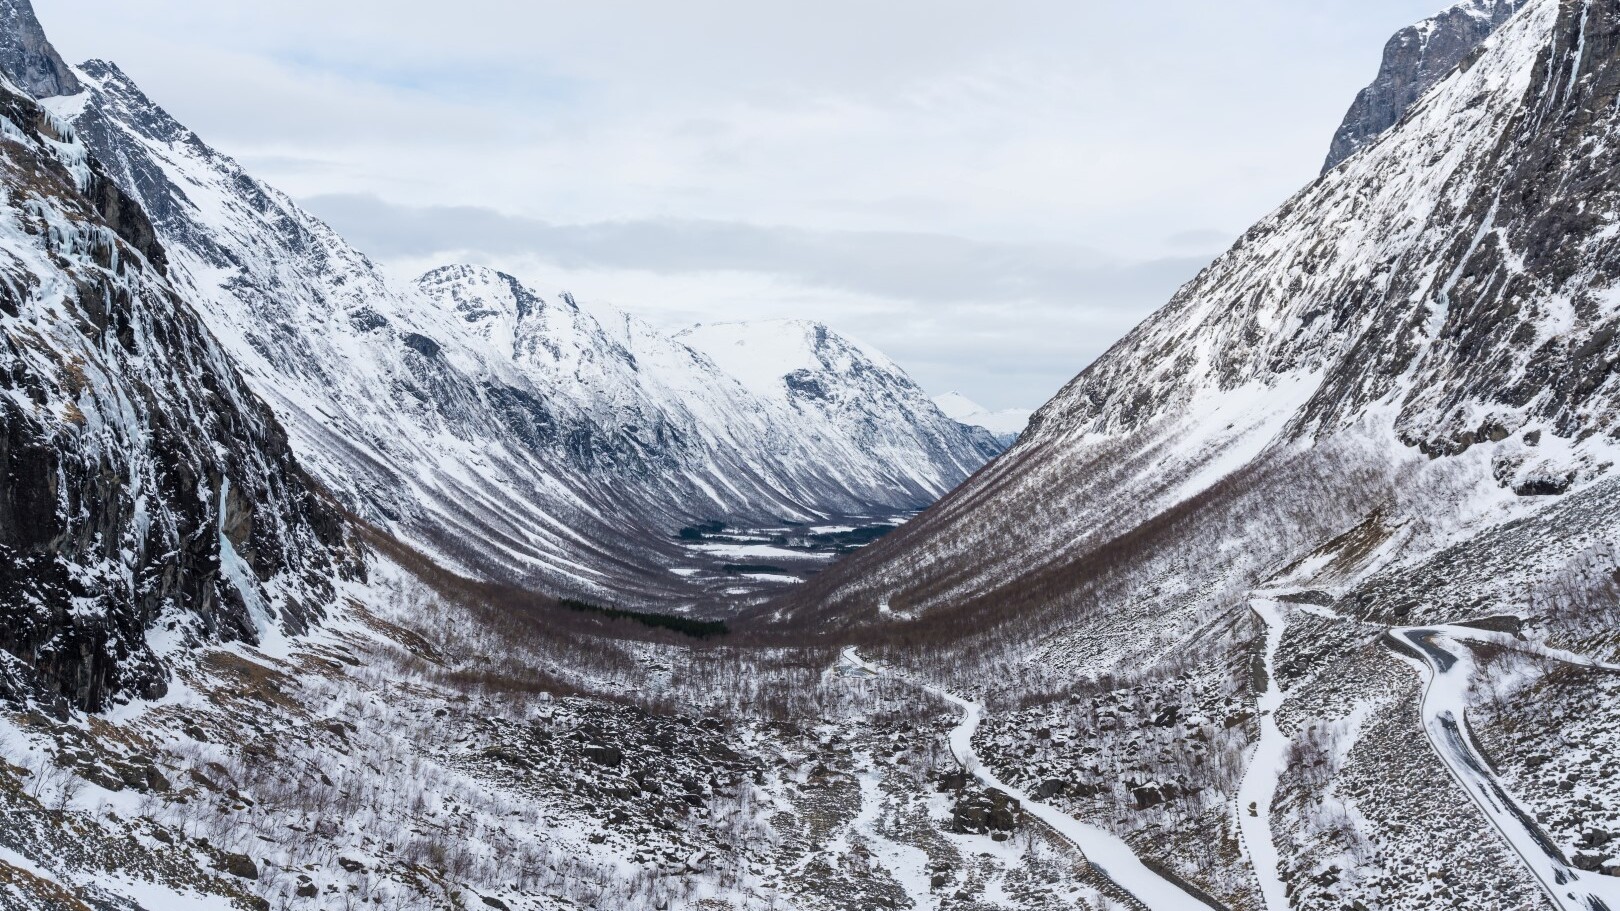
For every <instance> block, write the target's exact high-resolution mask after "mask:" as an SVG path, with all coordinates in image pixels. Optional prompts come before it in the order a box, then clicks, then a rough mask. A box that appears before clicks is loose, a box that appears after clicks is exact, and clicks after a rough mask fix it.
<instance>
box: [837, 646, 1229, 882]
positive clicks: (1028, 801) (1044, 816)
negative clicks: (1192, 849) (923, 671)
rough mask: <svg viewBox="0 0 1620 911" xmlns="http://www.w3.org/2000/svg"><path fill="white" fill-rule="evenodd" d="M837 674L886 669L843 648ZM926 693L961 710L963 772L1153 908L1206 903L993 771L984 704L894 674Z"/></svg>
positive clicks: (954, 742)
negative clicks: (985, 746)
mask: <svg viewBox="0 0 1620 911" xmlns="http://www.w3.org/2000/svg"><path fill="white" fill-rule="evenodd" d="M839 672H840V673H841V674H844V675H845V676H859V677H865V676H872V677H876V676H882V675H883V674H884V671H883V669H882V668H880V667H878V666H877V665H875V664H872V663H871V662H869V661H867V660H866V659H864V658H862V657H861V655H860V653H859V652H857V651H856V650H855V649H854V648H847V649H845V650H844V653H843V659H842V661H841V662H840V666H839ZM890 676H892V677H893V678H894V679H896V680H902V681H904V682H906V683H909V684H911V685H912V686H915V687H917V688H918V689H920V690H923V691H924V692H927V693H931V694H932V695H935V696H938V697H939V698H941V699H944V700H945V701H946V702H949V703H951V704H952V705H954V706H956V707H957V708H959V709H961V710H962V721H961V723H960V724H958V725H957V726H956V728H955V729H954V730H952V731H951V738H950V742H951V752H952V754H953V755H954V756H955V757H956V761H957V762H958V763H960V764H961V766H962V768H963V770H965V771H966V772H967V773H968V774H969V775H972V776H973V777H974V778H975V779H977V780H978V781H979V783H980V784H982V785H984V786H985V787H987V788H994V789H996V790H998V791H1001V792H1002V793H1004V794H1007V795H1008V796H1010V797H1012V798H1013V799H1014V800H1017V801H1018V802H1019V804H1021V805H1022V809H1023V811H1024V812H1025V813H1028V814H1029V815H1031V816H1034V817H1035V818H1037V819H1039V820H1040V821H1042V822H1044V823H1046V824H1047V825H1048V826H1051V827H1052V829H1053V830H1055V831H1056V832H1057V833H1058V834H1059V835H1061V836H1062V837H1063V838H1064V840H1066V841H1068V842H1069V843H1070V844H1072V845H1074V846H1075V848H1076V849H1078V850H1079V851H1080V853H1081V854H1083V855H1085V858H1086V860H1087V861H1089V862H1090V863H1091V866H1092V867H1093V868H1094V869H1095V870H1096V871H1097V873H1098V874H1099V875H1101V876H1103V877H1105V878H1107V879H1108V880H1109V881H1110V882H1112V883H1113V884H1114V885H1116V886H1118V887H1119V888H1120V889H1121V890H1123V891H1124V892H1126V893H1128V894H1129V895H1130V896H1131V897H1132V898H1133V899H1135V900H1136V901H1137V902H1138V903H1140V904H1141V905H1142V906H1143V907H1146V908H1148V909H1150V911H1190V909H1194V908H1204V907H1207V906H1206V905H1205V903H1204V902H1202V901H1201V900H1199V899H1198V898H1196V897H1194V896H1193V895H1191V894H1190V893H1188V892H1187V891H1186V890H1184V889H1182V888H1181V887H1180V886H1177V885H1176V884H1175V883H1172V882H1171V881H1169V880H1167V879H1165V878H1164V877H1163V876H1160V875H1159V874H1158V873H1155V872H1154V871H1153V870H1151V869H1149V868H1148V867H1147V865H1146V864H1144V863H1142V859H1141V858H1140V857H1138V856H1137V855H1136V852H1135V851H1134V850H1133V849H1132V848H1131V846H1130V845H1129V844H1127V843H1126V842H1125V840H1124V839H1122V838H1120V837H1119V836H1117V835H1115V834H1113V833H1112V832H1109V831H1107V830H1105V829H1102V828H1099V827H1097V826H1094V825H1091V824H1090V823H1086V822H1082V821H1080V820H1078V819H1076V818H1074V817H1073V816H1070V815H1069V814H1067V813H1065V812H1063V811H1062V810H1059V809H1058V808H1056V807H1054V806H1051V805H1049V804H1044V803H1041V802H1039V801H1037V800H1034V799H1032V798H1031V797H1030V796H1029V795H1028V794H1026V793H1024V792H1022V791H1020V790H1018V789H1017V788H1014V787H1012V786H1010V785H1008V784H1007V783H1006V782H1004V781H1002V780H1001V779H1000V778H997V777H996V775H995V773H994V772H992V771H990V770H989V768H988V767H986V766H985V765H984V763H983V762H981V761H980V760H979V755H978V753H977V752H975V750H974V749H973V735H974V734H976V733H977V732H978V730H979V724H980V723H981V722H982V721H983V720H984V706H982V705H980V704H979V703H977V702H973V701H971V700H968V699H963V698H962V697H960V696H957V695H956V694H954V693H949V692H946V691H945V690H942V689H940V688H939V687H936V686H933V685H931V684H928V683H923V682H921V681H918V680H913V679H911V678H908V677H903V676H900V675H890Z"/></svg>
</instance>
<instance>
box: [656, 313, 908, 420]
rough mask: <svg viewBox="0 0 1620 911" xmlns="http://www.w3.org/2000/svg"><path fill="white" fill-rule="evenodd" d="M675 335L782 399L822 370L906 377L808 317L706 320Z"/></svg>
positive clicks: (858, 344) (859, 344)
mask: <svg viewBox="0 0 1620 911" xmlns="http://www.w3.org/2000/svg"><path fill="white" fill-rule="evenodd" d="M678 338H679V339H680V340H681V341H682V342H684V343H686V344H688V345H690V346H692V347H693V348H696V349H697V350H699V351H702V352H703V353H704V354H706V355H708V356H709V358H710V359H712V360H713V361H714V362H715V363H716V364H718V365H720V367H721V369H723V370H725V371H726V372H727V373H729V374H731V375H732V376H733V377H736V379H737V380H738V381H739V382H741V383H742V384H743V385H744V386H745V387H747V388H748V389H749V390H750V391H752V392H754V393H755V394H757V395H763V396H769V397H772V398H776V399H779V400H783V401H786V400H788V399H789V398H791V397H792V396H793V395H794V394H795V393H803V392H806V391H811V390H810V389H809V387H808V386H806V384H807V383H811V382H814V379H815V377H816V376H818V375H823V374H852V373H857V372H864V371H878V372H881V373H884V374H887V375H889V376H891V377H901V378H904V377H905V372H904V371H903V370H901V369H900V367H899V366H898V365H896V364H895V363H894V362H893V361H891V360H889V358H888V357H886V356H885V355H884V354H883V353H882V352H880V351H878V350H877V349H876V348H873V347H872V346H870V345H867V344H864V343H862V342H859V341H856V340H855V339H852V338H850V337H848V336H845V335H841V334H839V333H836V332H834V331H832V330H831V329H830V328H828V327H827V326H826V325H824V324H822V323H818V322H815V321H812V320H799V319H780V320H758V321H753V322H734V323H710V324H705V325H700V326H694V327H692V328H691V329H688V330H686V331H685V332H682V333H681V334H680V335H679V336H678ZM905 382H907V383H909V382H910V380H909V379H905Z"/></svg>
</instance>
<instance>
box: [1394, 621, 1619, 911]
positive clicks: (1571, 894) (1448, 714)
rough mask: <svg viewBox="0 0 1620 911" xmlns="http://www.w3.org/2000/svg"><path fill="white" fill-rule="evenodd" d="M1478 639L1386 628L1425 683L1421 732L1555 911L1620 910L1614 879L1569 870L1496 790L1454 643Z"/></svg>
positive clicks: (1472, 633) (1466, 654)
mask: <svg viewBox="0 0 1620 911" xmlns="http://www.w3.org/2000/svg"><path fill="white" fill-rule="evenodd" d="M1454 634H1456V635H1454ZM1479 634H1480V631H1479V630H1472V629H1470V630H1466V631H1463V628H1461V627H1421V628H1403V629H1395V630H1391V632H1390V635H1391V636H1393V637H1395V640H1396V642H1397V644H1398V645H1400V646H1401V647H1402V648H1401V650H1400V654H1401V655H1402V656H1403V657H1404V658H1406V660H1407V661H1408V662H1410V663H1411V664H1412V665H1413V666H1414V667H1417V668H1419V669H1420V670H1421V672H1422V673H1423V674H1424V676H1425V677H1426V678H1427V679H1428V685H1427V686H1426V687H1425V688H1424V692H1423V708H1422V716H1423V731H1424V733H1425V734H1426V735H1428V738H1429V742H1430V744H1432V745H1433V747H1434V750H1435V752H1436V753H1437V754H1438V755H1439V756H1440V759H1441V761H1442V762H1444V764H1445V766H1446V768H1447V769H1448V770H1449V771H1450V772H1451V775H1452V777H1453V778H1455V779H1456V780H1457V783H1458V784H1460V785H1462V788H1463V790H1464V791H1466V792H1467V794H1468V796H1469V798H1470V799H1471V800H1473V802H1474V803H1475V804H1476V805H1477V806H1478V807H1479V808H1480V810H1481V812H1483V813H1484V814H1485V816H1486V818H1488V819H1489V820H1490V821H1491V825H1492V826H1494V827H1495V828H1496V830H1497V832H1498V833H1499V834H1500V835H1501V836H1502V838H1503V840H1504V841H1506V842H1507V843H1508V845H1509V846H1510V847H1511V848H1512V849H1513V851H1514V853H1516V854H1518V855H1519V857H1520V858H1521V859H1522V860H1523V861H1524V863H1525V866H1527V867H1528V868H1529V869H1530V872H1531V874H1532V875H1534V876H1535V878H1536V879H1537V880H1538V881H1539V882H1540V883H1541V885H1542V888H1544V889H1545V890H1546V891H1547V894H1548V895H1549V896H1550V897H1551V898H1552V901H1553V904H1554V905H1556V906H1557V907H1558V908H1559V909H1561V911H1620V880H1617V879H1614V878H1613V877H1607V876H1601V875H1598V874H1595V873H1585V872H1583V871H1580V870H1577V869H1575V868H1574V867H1573V866H1571V865H1570V863H1569V860H1568V859H1567V858H1566V857H1565V856H1564V853H1563V851H1562V850H1560V849H1559V848H1558V846H1557V845H1556V844H1554V843H1553V842H1552V840H1551V839H1549V838H1548V837H1547V834H1546V833H1545V832H1543V831H1542V830H1541V827H1540V826H1539V825H1537V824H1536V822H1535V818H1534V816H1533V815H1531V814H1530V813H1529V812H1527V811H1526V810H1525V808H1524V807H1523V806H1521V805H1520V804H1519V803H1518V802H1517V801H1516V800H1514V798H1513V797H1512V796H1511V795H1510V794H1508V793H1507V790H1506V789H1505V788H1503V787H1502V784H1501V782H1500V781H1498V780H1497V778H1496V775H1495V774H1494V773H1492V772H1491V771H1490V766H1489V765H1488V764H1487V763H1486V762H1485V759H1484V757H1483V756H1482V755H1481V754H1480V751H1479V747H1478V746H1477V745H1476V744H1475V743H1474V741H1473V737H1472V735H1471V734H1470V733H1469V731H1468V726H1467V722H1466V720H1465V719H1466V716H1465V712H1466V709H1467V705H1468V691H1469V688H1470V686H1471V685H1472V682H1473V677H1474V668H1475V664H1474V656H1473V652H1472V651H1471V650H1469V649H1468V648H1467V647H1466V646H1465V645H1462V644H1460V642H1459V641H1458V640H1459V639H1476V638H1479ZM1408 652H1410V653H1408Z"/></svg>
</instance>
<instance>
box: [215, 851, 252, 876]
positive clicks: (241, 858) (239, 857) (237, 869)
mask: <svg viewBox="0 0 1620 911" xmlns="http://www.w3.org/2000/svg"><path fill="white" fill-rule="evenodd" d="M214 869H216V870H219V871H220V872H222V873H229V874H230V875H232V876H236V877H240V878H242V879H258V878H259V867H258V865H257V864H255V863H254V862H253V858H251V857H249V856H247V855H246V854H221V855H220V857H219V861H218V863H216V864H215V865H214Z"/></svg>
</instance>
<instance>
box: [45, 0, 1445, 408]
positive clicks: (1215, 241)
mask: <svg viewBox="0 0 1620 911" xmlns="http://www.w3.org/2000/svg"><path fill="white" fill-rule="evenodd" d="M35 4H36V7H37V9H38V12H39V15H40V18H41V19H42V20H43V21H44V24H45V26H46V29H47V30H48V31H49V32H50V34H51V35H52V37H53V39H54V40H55V43H56V44H57V46H58V47H59V49H60V50H61V51H62V53H63V54H64V55H65V56H66V57H68V58H69V60H71V61H75V62H77V61H79V60H83V59H87V58H91V57H103V58H107V59H111V60H114V61H116V62H118V63H119V64H120V65H121V66H122V67H123V68H124V69H125V70H127V71H128V72H129V73H130V75H131V76H133V77H134V78H135V79H136V80H137V81H138V82H140V83H141V84H142V86H143V87H144V88H145V89H146V90H147V92H148V93H149V94H150V95H152V96H153V98H154V99H155V100H157V101H158V102H159V103H160V104H162V105H164V106H165V107H167V108H168V109H169V110H170V112H171V113H173V114H174V115H175V116H177V117H178V118H179V119H180V120H181V121H183V122H184V123H186V124H187V125H189V126H191V127H192V128H193V129H195V130H197V131H198V132H199V133H200V134H201V135H202V136H203V137H204V139H206V140H208V141H209V142H211V143H212V144H214V145H215V146H217V147H219V148H220V149H221V150H223V151H225V152H227V153H229V154H231V155H234V156H236V157H237V158H238V159H239V160H241V161H242V162H243V163H244V164H245V165H246V166H247V167H248V168H249V169H250V170H251V171H253V172H254V173H255V174H257V175H258V176H260V177H262V178H264V179H265V180H267V181H269V182H270V183H272V184H275V185H277V186H279V187H281V188H282V189H284V190H286V191H288V192H289V193H291V194H293V195H294V196H295V197H297V198H298V199H300V200H301V201H302V202H303V203H304V204H305V205H306V206H307V207H308V208H310V209H311V210H312V211H314V212H315V213H316V214H318V215H321V216H323V217H325V218H327V219H328V220H330V221H331V222H332V223H333V224H334V225H335V226H336V227H337V228H338V229H339V230H340V231H342V232H343V233H344V234H345V235H347V236H348V237H349V238H350V239H351V240H352V241H354V242H355V243H356V244H357V245H358V246H359V247H360V248H361V249H362V250H365V251H366V252H367V253H369V254H371V255H372V256H373V258H375V259H376V260H378V261H379V262H381V263H384V264H385V265H387V266H388V267H389V268H390V270H391V271H392V272H394V273H395V274H396V275H398V276H401V277H409V276H412V275H414V274H416V273H418V272H420V271H424V270H425V269H426V268H428V267H431V266H435V265H440V264H443V263H446V262H452V261H467V262H479V263H486V264H490V265H495V266H499V267H501V268H504V269H507V270H508V271H511V272H513V273H514V274H517V275H519V276H520V277H522V278H524V279H526V280H528V281H529V282H531V283H532V284H534V285H535V286H536V287H537V288H538V289H539V290H540V291H542V292H543V293H545V292H555V291H557V290H561V289H570V290H572V291H573V292H574V293H575V294H576V296H578V297H579V298H580V299H582V300H585V301H591V300H601V301H608V302H611V303H614V304H616V305H618V306H620V307H623V308H625V309H628V310H631V311H633V312H637V313H640V314H643V315H645V316H647V317H649V318H651V319H652V320H654V321H655V322H658V323H661V324H665V325H670V326H679V325H686V324H690V323H694V322H709V321H721V320H735V319H753V318H765V317H780V316H793V317H807V318H814V319H819V320H822V321H824V322H827V323H829V324H831V325H832V326H833V327H834V328H835V329H838V330H840V331H843V332H846V333H848V334H851V335H854V336H856V337H858V338H860V339H862V340H865V341H867V342H870V343H872V344H874V345H877V346H878V347H880V348H882V349H883V350H885V351H886V352H888V353H889V354H890V355H891V356H893V357H894V358H895V359H896V360H898V361H899V362H900V363H901V364H902V365H903V366H905V367H906V368H907V369H908V370H909V371H911V373H912V374H913V375H914V376H915V377H916V378H917V379H918V380H919V381H920V382H921V383H922V384H923V385H924V386H925V387H927V388H928V389H929V390H930V391H932V392H935V393H942V392H946V391H950V390H953V389H957V390H960V391H961V392H963V393H965V394H967V395H969V396H970V397H973V398H976V399H978V400H979V401H981V402H982V403H983V404H985V405H988V406H990V407H992V408H1002V407H1014V406H1025V407H1033V406H1035V405H1038V404H1040V403H1041V402H1043V401H1045V399H1046V398H1048V397H1049V396H1050V395H1051V394H1052V393H1053V392H1055V391H1056V390H1057V389H1058V387H1060V386H1061V385H1062V384H1063V383H1064V382H1066V381H1067V380H1068V379H1069V378H1070V377H1072V376H1073V375H1074V374H1075V373H1076V372H1078V371H1079V370H1080V369H1081V368H1083V367H1084V366H1085V365H1086V364H1088V363H1089V362H1090V361H1091V360H1092V359H1093V358H1095V357H1096V356H1097V355H1098V354H1100V353H1101V352H1102V351H1103V350H1104V349H1106V348H1107V347H1108V345H1109V344H1111V343H1112V342H1113V341H1114V340H1116V339H1117V338H1118V337H1119V336H1120V335H1122V334H1123V333H1124V332H1126V331H1127V330H1128V329H1129V328H1130V327H1131V326H1132V325H1134V324H1135V323H1136V322H1138V321H1139V320H1140V319H1141V318H1142V317H1144V316H1146V315H1147V314H1148V313H1150V312H1151V311H1152V310H1153V309H1155V308H1156V307H1158V306H1159V305H1161V304H1163V303H1164V302H1165V300H1167V299H1168V297H1169V296H1170V294H1171V293H1172V292H1173V291H1174V289H1175V288H1176V287H1177V286H1178V285H1179V284H1180V283H1181V282H1183V281H1185V280H1186V279H1188V278H1190V277H1191V276H1192V275H1193V274H1195V273H1196V271H1197V270H1198V268H1199V267H1201V266H1202V265H1203V264H1204V263H1206V262H1208V260H1209V259H1210V258H1212V257H1213V256H1214V255H1215V254H1218V253H1219V252H1220V251H1221V250H1222V249H1224V248H1225V247H1226V246H1227V245H1228V244H1229V243H1230V242H1231V241H1232V240H1233V239H1235V238H1236V237H1237V235H1238V234H1239V233H1241V232H1242V230H1243V229H1244V228H1246V227H1247V226H1248V225H1249V224H1251V223H1252V222H1254V221H1256V220H1258V219H1259V218H1260V217H1261V216H1263V215H1264V214H1265V213H1267V212H1268V211H1270V210H1271V209H1272V208H1274V207H1275V206H1277V205H1278V204H1280V203H1281V202H1282V201H1283V200H1284V199H1285V198H1287V197H1288V196H1289V195H1290V194H1292V193H1293V192H1294V191H1296V190H1297V189H1299V188H1300V187H1301V186H1303V185H1305V184H1306V183H1307V182H1309V181H1310V180H1311V179H1312V178H1314V177H1315V175H1316V173H1317V170H1318V169H1319V168H1320V166H1321V161H1322V158H1323V156H1324V155H1325V154H1326V150H1327V146H1328V141H1329V139H1330V138H1331V136H1332V133H1333V130H1334V128H1335V126H1336V125H1337V123H1338V121H1339V119H1340V117H1341V116H1342V115H1343V113H1344V110H1345V108H1346V107H1348V105H1349V103H1350V101H1351V99H1352V98H1353V97H1354V95H1355V92H1356V90H1357V89H1358V88H1359V87H1360V86H1362V85H1363V84H1365V83H1367V82H1369V81H1370V80H1371V78H1372V76H1373V75H1374V73H1375V72H1376V69H1377V64H1378V58H1379V53H1380V51H1381V49H1382V47H1383V44H1384V41H1385V40H1386V39H1387V38H1388V37H1389V35H1390V34H1392V33H1393V32H1394V31H1395V30H1396V29H1397V28H1399V27H1400V26H1402V25H1405V24H1407V23H1409V22H1411V21H1415V20H1417V19H1420V18H1423V17H1424V16H1427V15H1430V14H1432V13H1433V12H1435V11H1436V10H1437V9H1439V8H1440V7H1442V6H1444V5H1445V3H1444V0H1224V2H1211V0H1158V2H1155V3H1134V2H1119V0H998V2H993V3H992V2H988V0H978V2H966V0H877V2H874V0H817V2H814V3H811V2H802V0H798V2H785V0H776V2H770V0H764V2H762V0H687V2H683V3H670V2H659V0H637V2H629V0H569V2H554V0H521V2H520V0H456V2H453V3H444V2H426V0H319V2H316V0H275V2H270V3H267V2H264V0H253V2H246V0H209V2H206V3H199V2H197V0H141V2H130V0H35Z"/></svg>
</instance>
